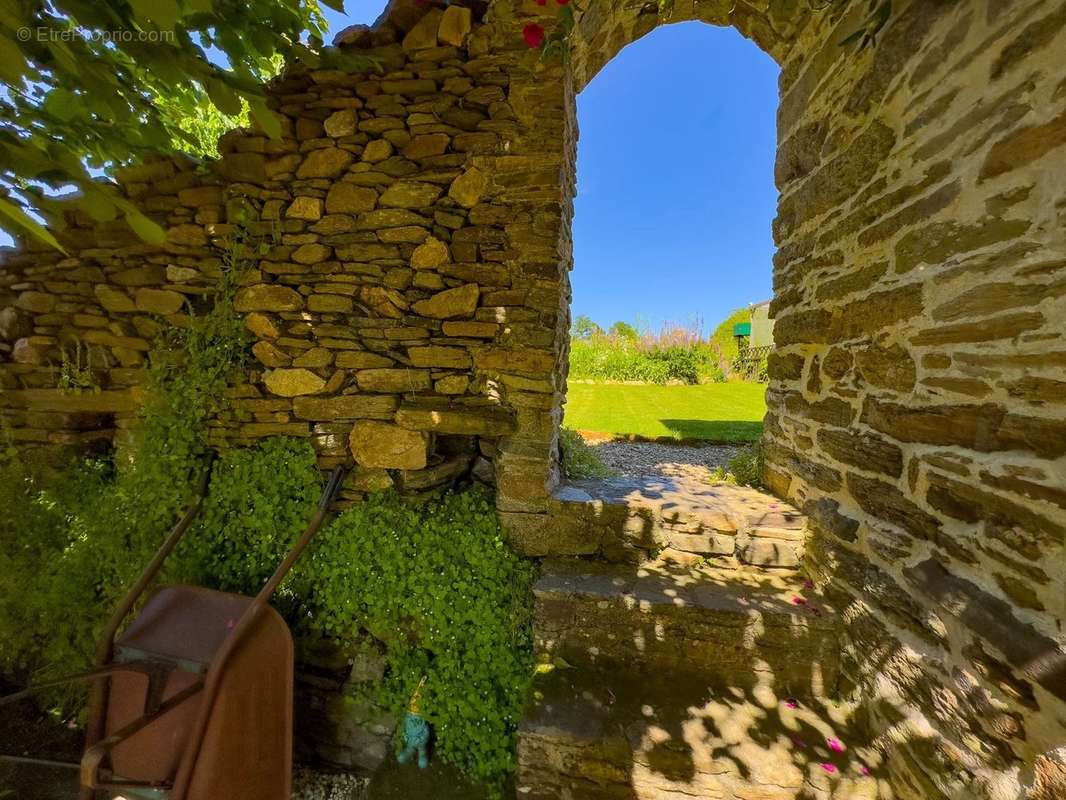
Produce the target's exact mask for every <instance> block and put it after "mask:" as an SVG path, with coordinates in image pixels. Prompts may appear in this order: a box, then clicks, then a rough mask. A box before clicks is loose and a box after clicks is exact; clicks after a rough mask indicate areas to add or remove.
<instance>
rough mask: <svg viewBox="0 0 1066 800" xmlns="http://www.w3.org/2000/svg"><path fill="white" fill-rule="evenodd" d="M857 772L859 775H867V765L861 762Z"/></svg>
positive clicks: (868, 770) (868, 772)
mask: <svg viewBox="0 0 1066 800" xmlns="http://www.w3.org/2000/svg"><path fill="white" fill-rule="evenodd" d="M859 774H860V775H869V774H870V768H869V767H868V766H866V765H865V764H863V765H862V766H861V767H859Z"/></svg>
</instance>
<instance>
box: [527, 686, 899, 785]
mask: <svg viewBox="0 0 1066 800" xmlns="http://www.w3.org/2000/svg"><path fill="white" fill-rule="evenodd" d="M537 691H538V697H539V699H538V701H537V702H536V704H535V707H534V709H533V711H532V713H531V716H530V719H529V720H527V726H526V729H525V730H526V735H524V736H523V740H522V747H523V748H525V749H526V752H525V753H523V758H522V764H523V771H522V774H521V776H520V781H519V787H520V790H521V791H522V792H523V794H522V795H520V796H523V797H532V798H536V799H537V800H540V799H541V798H544V800H547V798H558V797H560V796H563V797H565V796H573V797H575V798H576V797H580V798H583V800H585V799H589V800H591V799H593V798H629V799H631V800H643V799H644V798H648V799H649V800H650V798H659V797H675V796H676V797H707V798H733V797H737V798H740V797H745V798H747V797H759V798H767V799H768V800H785V798H798V797H809V798H829V797H830V796H834V797H842V798H848V800H866V799H869V800H873V798H881V797H889V796H890V795H888V794H887V793H885V792H884V791H883V789H884V787H883V784H882V783H881V782H880V781H879V780H878V777H879V776H878V773H879V771H880V765H881V756H880V753H879V752H878V751H877V750H876V749H875V748H873V747H871V746H870V743H869V740H868V738H867V737H866V736H865V735H864V733H863V731H862V729H861V726H860V725H858V724H856V722H855V721H853V719H852V709H851V708H850V707H848V706H846V705H844V704H839V703H834V702H832V701H830V700H828V699H825V698H808V699H797V698H792V697H790V696H788V695H787V694H783V693H781V692H779V691H777V690H776V688H775V685H774V679H773V677H772V676H771V675H768V674H766V673H763V674H762V675H761V677H760V680H759V681H758V683H757V684H756V685H754V686H753V687H751V688H749V689H742V688H740V687H732V686H714V685H712V684H710V683H708V682H707V681H706V680H705V679H704V676H702V675H700V674H698V672H695V671H690V672H688V673H679V672H673V671H671V672H670V673H669V674H668V675H661V676H659V677H658V679H655V678H651V677H650V676H643V675H641V674H639V673H635V672H633V671H632V670H631V669H630V670H627V669H621V668H620V669H611V670H588V669H583V668H582V667H581V666H577V667H576V668H573V669H556V670H554V671H553V672H552V673H550V674H549V675H547V676H545V677H543V678H542V679H540V680H539V681H538V683H537ZM553 763H554V764H564V765H566V768H568V769H570V770H572V772H571V775H572V776H573V778H572V779H571V780H568V781H565V787H567V788H564V787H563V786H560V783H559V778H558V776H557V775H553V774H551V773H552V769H551V765H552V764H553ZM567 789H569V791H568V790H567Z"/></svg>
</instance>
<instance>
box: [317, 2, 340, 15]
mask: <svg viewBox="0 0 1066 800" xmlns="http://www.w3.org/2000/svg"><path fill="white" fill-rule="evenodd" d="M322 2H323V3H324V4H325V5H327V6H329V7H330V8H332V9H333V10H334V11H339V12H340V13H342V14H343V13H344V0H322Z"/></svg>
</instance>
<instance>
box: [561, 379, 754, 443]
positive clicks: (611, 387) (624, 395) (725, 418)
mask: <svg viewBox="0 0 1066 800" xmlns="http://www.w3.org/2000/svg"><path fill="white" fill-rule="evenodd" d="M765 415H766V387H765V385H763V384H759V383H742V382H738V381H731V382H729V383H709V384H703V385H699V386H655V385H646V386H640V385H623V384H602V383H572V384H570V385H569V387H568V389H567V398H566V416H565V424H566V426H567V427H568V428H573V429H574V430H581V431H597V432H601V433H612V434H630V435H635V436H639V437H647V438H667V439H701V440H705V441H709V442H723V443H734V442H753V441H755V440H756V439H758V438H759V437H760V436H761V435H762V419H763V417H764V416H765Z"/></svg>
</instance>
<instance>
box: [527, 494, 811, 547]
mask: <svg viewBox="0 0 1066 800" xmlns="http://www.w3.org/2000/svg"><path fill="white" fill-rule="evenodd" d="M549 513H550V522H549V525H548V526H547V531H548V533H547V534H546V535H545V538H544V541H543V542H542V543H541V545H542V549H543V552H540V553H531V555H589V554H598V555H600V556H601V557H603V558H605V559H607V560H609V561H627V562H633V563H639V562H642V561H646V560H649V559H654V558H655V557H657V556H658V555H659V554H661V553H663V552H668V551H672V552H674V553H677V554H682V555H683V556H684V554H687V555H688V556H694V557H696V558H702V559H707V560H710V561H714V562H716V563H717V564H719V565H721V566H738V565H751V566H758V567H767V568H795V567H797V566H798V565H799V564H800V562H801V560H802V558H803V545H804V539H805V536H806V517H805V516H804V515H803V514H801V513H800V512H799V511H797V510H796V509H795V508H793V507H792V506H790V505H789V504H788V503H785V502H783V501H781V500H778V499H777V498H775V497H773V496H771V495H768V494H766V493H765V492H761V491H759V490H757V489H752V488H750V487H747V486H735V485H732V484H728V483H714V484H712V483H704V482H700V481H698V480H695V479H692V478H681V477H666V476H659V475H655V476H649V475H645V476H639V477H616V478H608V479H606V480H594V481H593V480H586V481H571V482H569V483H567V484H565V485H563V486H561V487H560V488H558V489H557V490H556V491H555V493H554V494H553V496H552V501H551V505H550V512H549Z"/></svg>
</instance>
